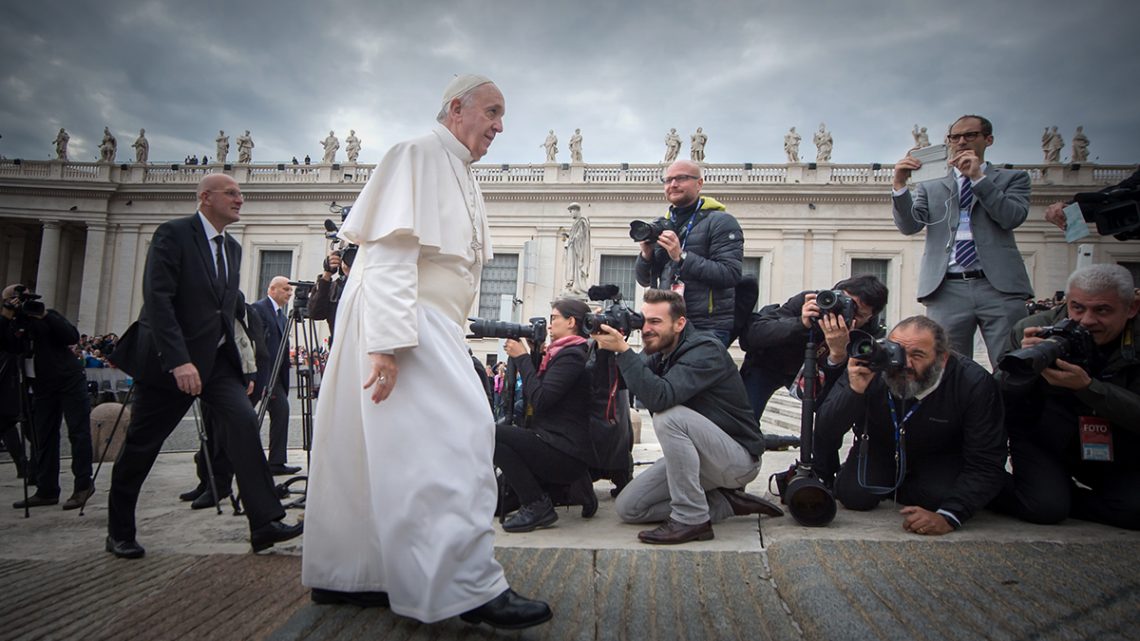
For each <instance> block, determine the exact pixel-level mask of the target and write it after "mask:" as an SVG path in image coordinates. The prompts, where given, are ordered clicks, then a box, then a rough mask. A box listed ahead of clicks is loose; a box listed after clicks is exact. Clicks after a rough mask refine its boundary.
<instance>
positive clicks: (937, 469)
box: [813, 316, 1006, 535]
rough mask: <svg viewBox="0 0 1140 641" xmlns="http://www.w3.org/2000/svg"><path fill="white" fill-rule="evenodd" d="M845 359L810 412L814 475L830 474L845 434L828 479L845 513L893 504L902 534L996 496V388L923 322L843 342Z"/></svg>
mask: <svg viewBox="0 0 1140 641" xmlns="http://www.w3.org/2000/svg"><path fill="white" fill-rule="evenodd" d="M848 356H849V357H850V358H848V361H847V371H846V372H845V373H844V374H843V375H842V376H840V377H839V380H838V381H837V382H836V383H835V386H834V387H833V388H832V389H831V392H830V393H829V394H828V395H827V398H825V399H824V401H823V404H822V405H821V406H820V408H819V412H818V413H817V418H816V422H815V442H814V457H813V458H814V460H815V462H816V464H818V465H821V466H820V469H819V470H818V472H819V474H820V476H821V477H823V478H824V479H827V478H828V477H830V476H831V474H833V473H834V472H835V470H829V469H826V468H827V463H828V462H829V461H831V460H833V457H834V455H835V452H837V451H838V450H839V448H840V447H841V446H842V443H843V435H844V434H845V433H846V432H847V430H849V429H854V430H855V436H856V439H855V444H854V445H853V446H852V447H851V451H850V452H849V453H848V455H847V461H846V462H845V463H844V464H843V465H842V466H841V467H840V468H839V472H838V476H837V477H836V478H835V498H836V499H837V500H838V501H839V502H840V503H842V504H843V506H844V507H845V508H847V509H849V510H860V511H862V510H870V509H873V508H874V507H875V506H877V505H878V504H879V502H880V501H882V500H883V499H887V498H893V499H894V500H895V502H896V503H898V504H899V505H901V506H903V507H902V509H901V510H900V511H899V512H900V514H902V515H903V529H904V530H906V531H908V532H913V533H915V534H922V535H939V534H946V533H948V532H951V531H953V530H956V529H958V528H959V527H961V526H962V524H963V523H965V522H966V520H967V519H969V518H970V517H971V516H972V515H973V514H974V513H975V512H977V511H978V510H980V509H981V508H983V507H985V506H986V504H987V503H989V502H990V500H991V499H993V497H994V496H996V495H997V493H998V491H999V490H1000V489H1001V485H1002V478H1003V474H1004V468H1005V455H1006V446H1005V443H1006V441H1005V430H1004V429H1003V427H1002V404H1001V398H1000V395H999V393H998V386H997V383H996V381H994V379H993V377H992V376H990V374H989V372H987V371H986V370H985V369H983V368H982V366H981V365H978V364H977V363H975V362H974V361H973V360H971V359H969V358H967V357H965V356H962V355H961V354H957V353H951V351H950V341H949V338H948V337H947V334H946V330H945V329H943V328H942V326H941V325H939V324H938V323H936V322H934V321H933V320H931V319H929V318H927V317H925V316H911V317H910V318H907V319H905V320H903V321H901V322H899V324H898V325H895V327H894V329H893V330H891V333H890V334H889V336H888V340H886V341H882V340H880V341H872V340H870V337H868V336H864V337H863V339H861V340H857V339H856V338H854V337H853V338H852V342H851V347H850V348H849V349H848ZM852 426H854V427H852Z"/></svg>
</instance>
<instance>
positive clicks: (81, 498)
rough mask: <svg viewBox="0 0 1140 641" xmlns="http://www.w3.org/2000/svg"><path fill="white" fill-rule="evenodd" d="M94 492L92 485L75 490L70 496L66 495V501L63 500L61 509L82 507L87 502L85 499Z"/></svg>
mask: <svg viewBox="0 0 1140 641" xmlns="http://www.w3.org/2000/svg"><path fill="white" fill-rule="evenodd" d="M94 493H95V486H94V485H92V486H91V487H89V488H87V489H86V490H76V491H75V492H73V493H72V495H71V496H69V497H67V500H66V501H64V502H63V509H65V510H74V509H77V508H81V507H83V506H84V505H86V504H87V499H89V498H91V495H92V494H94Z"/></svg>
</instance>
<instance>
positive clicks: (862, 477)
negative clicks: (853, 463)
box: [857, 392, 922, 494]
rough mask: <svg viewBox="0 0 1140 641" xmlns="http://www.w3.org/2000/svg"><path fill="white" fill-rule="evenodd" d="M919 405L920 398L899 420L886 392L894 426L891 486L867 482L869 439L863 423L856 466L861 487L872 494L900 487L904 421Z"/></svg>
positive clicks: (903, 457) (902, 473)
mask: <svg viewBox="0 0 1140 641" xmlns="http://www.w3.org/2000/svg"><path fill="white" fill-rule="evenodd" d="M921 405H922V401H921V400H920V401H918V402H917V403H915V404H914V405H913V406H912V407H911V408H910V410H909V411H907V413H906V415H905V416H903V419H902V421H899V419H898V414H897V412H896V411H895V399H894V397H893V396H891V394H890V392H887V407H889V408H890V411H891V424H892V425H893V426H894V428H895V484H894V486H892V487H886V486H879V485H868V484H867V458H868V457H867V450H868V443H869V441H870V440H871V439H870V434H868V430H867V428H866V425H865V424H864V428H863V437H862V439H861V441H860V443H859V455H858V462H859V466H858V468H857V474H858V480H859V485H861V486H862V487H863V489H865V490H867V491H869V492H871V493H873V494H890V493H891V492H895V491H896V490H898V489H899V488H900V487H902V484H903V480H905V479H906V422H907V421H909V420H910V417H911V416H914V413H915V412H916V411H917V410H918V408H919V407H920V406H921Z"/></svg>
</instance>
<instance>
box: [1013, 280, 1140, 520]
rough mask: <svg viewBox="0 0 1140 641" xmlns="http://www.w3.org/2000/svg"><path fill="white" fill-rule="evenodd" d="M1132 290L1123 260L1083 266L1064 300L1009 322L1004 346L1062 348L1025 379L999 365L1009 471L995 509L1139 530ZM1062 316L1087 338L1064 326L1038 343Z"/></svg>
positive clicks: (1139, 380) (1139, 427) (1138, 369)
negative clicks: (1008, 343) (1024, 317)
mask: <svg viewBox="0 0 1140 641" xmlns="http://www.w3.org/2000/svg"><path fill="white" fill-rule="evenodd" d="M1134 287H1135V283H1134V282H1133V279H1132V275H1131V274H1130V273H1129V272H1128V270H1127V269H1125V268H1124V267H1122V266H1120V265H1112V264H1100V265H1090V266H1088V267H1084V268H1082V269H1078V270H1077V271H1075V272H1073V273H1072V275H1071V276H1069V281H1068V284H1067V286H1066V288H1065V290H1066V302H1065V304H1064V305H1059V306H1057V307H1055V308H1054V309H1051V310H1049V311H1046V312H1042V313H1039V314H1034V315H1033V316H1030V317H1029V318H1026V319H1025V320H1023V321H1021V322H1020V323H1018V324H1017V325H1016V326H1014V328H1013V332H1012V335H1011V337H1010V348H1011V349H1017V348H1019V347H1020V348H1025V349H1030V350H1032V351H1041V350H1042V349H1047V350H1050V351H1049V352H1048V353H1049V354H1056V353H1057V351H1054V350H1055V348H1056V347H1058V346H1059V344H1060V343H1064V344H1065V347H1066V349H1065V351H1064V352H1062V354H1063V357H1057V358H1055V359H1052V360H1051V362H1049V365H1048V366H1047V367H1045V368H1044V369H1042V370H1040V372H1039V373H1037V374H1035V375H1032V376H1030V377H1028V379H1027V380H1026V377H1023V376H1017V375H1012V374H1010V373H1009V372H1007V371H1004V369H1005V368H1008V367H1010V363H1008V362H1007V361H1006V360H1003V361H1002V362H1001V364H1000V366H999V367H1001V368H1003V369H1002V370H1001V371H999V372H998V380H999V381H1000V382H1001V386H1002V390H1003V392H1004V393H1005V398H1006V408H1007V409H1006V427H1007V429H1008V430H1009V447H1010V458H1011V461H1012V464H1013V476H1012V478H1009V479H1008V480H1007V485H1006V488H1005V491H1003V492H1002V496H1001V498H1000V500H999V501H997V502H996V503H995V507H996V508H998V509H1001V510H1002V511H1006V512H1009V513H1012V514H1013V515H1015V516H1017V517H1018V518H1021V519H1024V520H1026V521H1030V522H1032V523H1059V522H1061V521H1063V520H1065V519H1066V518H1068V517H1070V516H1071V517H1074V518H1078V519H1083V520H1086V521H1095V522H1098V523H1105V524H1108V525H1112V526H1116V527H1122V528H1127V529H1130V530H1136V529H1140V489H1138V488H1140V358H1138V357H1137V354H1136V347H1135V340H1136V338H1135V337H1136V336H1138V335H1140V321H1138V320H1137V318H1138V312H1140V298H1138V297H1137V292H1136V290H1135V289H1134ZM1065 319H1068V320H1069V321H1072V322H1073V323H1075V324H1077V325H1079V328H1083V330H1087V335H1088V336H1089V338H1083V337H1082V336H1083V334H1084V332H1082V330H1081V329H1077V328H1071V329H1069V330H1068V331H1063V332H1059V333H1058V334H1059V335H1057V334H1055V335H1054V336H1053V337H1050V338H1048V339H1047V340H1048V341H1049V342H1046V339H1045V338H1044V337H1043V335H1042V334H1043V332H1044V331H1045V328H1046V327H1054V326H1057V325H1058V323H1061V322H1063V321H1064V320H1065ZM1021 354H1024V353H1020V354H1019V353H1014V354H1007V355H1006V357H1005V358H1009V357H1010V356H1020V355H1021ZM1080 362H1083V363H1084V364H1083V365H1081V364H1078V363H1080Z"/></svg>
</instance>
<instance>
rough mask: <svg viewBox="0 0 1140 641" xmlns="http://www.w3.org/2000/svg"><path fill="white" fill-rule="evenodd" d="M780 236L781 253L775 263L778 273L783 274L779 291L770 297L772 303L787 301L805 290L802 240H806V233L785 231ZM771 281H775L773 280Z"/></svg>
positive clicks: (801, 230)
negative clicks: (778, 269)
mask: <svg viewBox="0 0 1140 641" xmlns="http://www.w3.org/2000/svg"><path fill="white" fill-rule="evenodd" d="M782 236H783V243H782V245H783V251H782V252H781V253H782V256H780V259H779V262H778V263H777V264H778V265H779V268H780V271H782V272H783V274H782V277H781V278H780V279H779V283H780V288H781V291H780V292H779V293H778V294H777V295H776V296H773V297H772V300H774V301H778V300H787V299H788V298H789V297H791V296H792V294H797V293H799V292H801V291H803V290H804V289H806V287H805V285H804V240H805V239H806V238H807V231H806V230H803V229H785V230H784V232H783V234H782ZM773 267H775V265H773ZM773 276H775V274H773ZM773 280H776V279H775V278H773Z"/></svg>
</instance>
